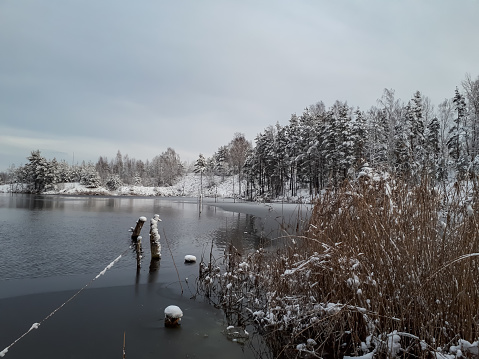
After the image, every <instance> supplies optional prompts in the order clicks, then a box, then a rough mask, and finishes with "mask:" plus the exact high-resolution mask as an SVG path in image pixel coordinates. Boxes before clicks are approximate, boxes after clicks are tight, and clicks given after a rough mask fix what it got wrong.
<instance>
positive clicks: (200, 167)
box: [194, 153, 208, 196]
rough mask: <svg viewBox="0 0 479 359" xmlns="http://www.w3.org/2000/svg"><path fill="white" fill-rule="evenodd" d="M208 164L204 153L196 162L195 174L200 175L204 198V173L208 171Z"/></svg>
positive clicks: (201, 191)
mask: <svg viewBox="0 0 479 359" xmlns="http://www.w3.org/2000/svg"><path fill="white" fill-rule="evenodd" d="M207 165H208V163H207V162H206V158H205V156H203V154H202V153H200V155H199V156H198V159H197V160H196V162H195V165H194V167H195V169H194V171H195V173H199V174H200V196H203V173H204V172H205V171H206V168H207Z"/></svg>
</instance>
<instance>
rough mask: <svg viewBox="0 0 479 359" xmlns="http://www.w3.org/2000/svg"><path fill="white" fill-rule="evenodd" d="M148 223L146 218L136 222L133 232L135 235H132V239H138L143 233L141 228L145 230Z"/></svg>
mask: <svg viewBox="0 0 479 359" xmlns="http://www.w3.org/2000/svg"><path fill="white" fill-rule="evenodd" d="M145 222H146V217H143V216H142V217H140V218H139V219H138V221H137V222H136V226H135V229H134V230H133V233H132V234H131V239H133V240H135V239H137V238H138V236H139V235H140V232H141V228H143V225H144V224H145Z"/></svg>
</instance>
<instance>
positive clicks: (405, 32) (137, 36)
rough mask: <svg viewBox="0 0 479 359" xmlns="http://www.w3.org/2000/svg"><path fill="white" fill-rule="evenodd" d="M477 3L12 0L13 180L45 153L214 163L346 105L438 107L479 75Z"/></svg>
mask: <svg viewBox="0 0 479 359" xmlns="http://www.w3.org/2000/svg"><path fill="white" fill-rule="evenodd" d="M478 14H479V2H478V1H476V0H462V1H452V0H451V1H445V0H444V1H442V0H434V1H433V0H430V1H426V0H425V1H420V0H401V1H399V0H388V1H385V0H377V1H369V0H361V1H354V0H351V1H346V0H345V1H339V0H338V1H332V0H328V1H319V0H309V1H306V0H295V1H280V0H271V1H258V0H251V1H249V0H236V1H228V0H201V1H198V0H191V1H182V0H175V1H158V0H136V1H124V0H101V1H99V0H81V1H80V0H72V1H66V0H47V1H38V0H35V1H34V0H1V1H0V171H2V170H6V169H7V168H8V166H9V165H10V164H12V163H14V164H16V165H20V164H24V163H25V162H26V161H27V160H26V157H27V156H28V155H29V154H30V152H31V151H32V150H35V149H40V151H41V152H42V154H43V155H44V156H45V157H47V158H48V159H52V158H53V157H56V158H57V159H65V160H67V161H68V162H72V161H73V158H74V160H75V162H77V161H82V160H85V161H89V160H91V161H94V162H96V160H97V159H98V157H99V156H100V155H102V156H107V157H108V158H113V157H114V156H115V155H116V153H117V151H118V150H120V151H121V153H122V154H128V155H129V156H130V157H134V158H136V159H142V160H146V159H152V158H153V157H154V156H156V155H158V154H160V153H162V152H163V151H165V150H166V149H167V148H168V147H172V148H174V149H175V150H176V152H177V153H178V154H179V155H180V157H181V159H182V160H185V161H194V160H195V159H196V158H197V157H198V155H199V153H200V152H201V153H203V154H205V155H206V156H211V155H212V154H213V152H215V151H216V150H217V149H218V147H220V146H222V145H226V144H228V142H230V141H231V139H232V138H233V136H234V133H235V132H241V133H244V134H245V135H246V137H247V139H248V140H251V141H253V140H254V138H255V136H256V135H257V134H258V133H260V132H262V131H263V130H264V129H265V128H266V127H267V126H269V125H274V124H275V123H276V122H279V123H280V124H282V125H286V124H287V123H288V121H289V118H290V116H291V114H292V113H297V114H300V113H301V112H302V111H303V109H304V108H305V107H307V106H309V105H311V104H313V103H316V102H318V101H323V102H324V103H325V105H326V106H327V107H329V106H331V105H332V104H333V103H334V101H335V100H341V101H347V102H348V104H349V105H351V106H359V107H360V108H361V109H363V110H367V109H368V108H370V107H371V106H372V105H376V101H377V99H378V98H379V97H381V94H382V92H383V89H384V88H392V89H394V90H395V91H396V96H397V97H398V98H400V99H402V100H403V101H407V100H408V99H410V98H411V96H412V95H413V93H414V92H415V91H417V90H419V91H421V92H422V93H423V94H424V95H425V96H428V97H429V98H430V99H431V101H432V103H433V104H435V105H437V104H439V102H440V101H442V100H443V99H444V98H446V97H448V98H449V97H453V95H454V90H455V88H456V86H460V85H461V81H462V80H464V78H465V75H466V73H469V74H470V75H471V76H472V78H473V79H475V78H477V76H478V75H479V67H478V64H479V46H477V44H478V41H479V40H478V39H479V21H478V19H477V16H478Z"/></svg>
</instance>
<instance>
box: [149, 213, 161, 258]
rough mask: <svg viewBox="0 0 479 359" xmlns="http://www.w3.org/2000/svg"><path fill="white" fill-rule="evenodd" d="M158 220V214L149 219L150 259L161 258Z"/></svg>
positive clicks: (159, 220)
mask: <svg viewBox="0 0 479 359" xmlns="http://www.w3.org/2000/svg"><path fill="white" fill-rule="evenodd" d="M158 222H161V219H160V216H159V215H158V214H155V215H154V216H153V218H152V219H151V220H150V248H151V259H160V258H161V244H160V234H159V233H158Z"/></svg>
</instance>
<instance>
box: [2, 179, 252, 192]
mask: <svg viewBox="0 0 479 359" xmlns="http://www.w3.org/2000/svg"><path fill="white" fill-rule="evenodd" d="M233 181H235V182H236V183H233ZM243 185H245V184H243ZM235 186H236V192H237V187H238V181H237V178H233V177H225V179H224V181H223V180H222V178H221V177H220V176H215V177H212V178H207V179H206V178H204V179H203V195H204V196H208V197H214V196H217V197H231V198H232V197H234V196H235V192H234V187H235ZM12 188H13V190H12ZM11 192H15V193H22V191H21V189H16V188H15V187H12V185H10V184H4V185H0V193H11ZM200 192H201V185H200V177H199V176H198V175H195V174H193V173H189V174H186V175H185V176H184V177H183V178H181V179H180V180H179V181H178V182H177V183H176V184H174V185H173V186H168V187H159V186H155V187H146V186H134V185H131V186H128V185H126V186H121V187H120V188H118V189H117V190H113V191H112V190H109V189H107V188H106V187H104V186H100V187H96V188H89V187H87V186H85V185H82V184H80V183H79V182H72V183H61V184H58V185H56V189H54V190H49V191H45V192H43V193H42V194H49V195H103V196H163V197H177V196H182V197H197V196H199V194H200ZM236 196H237V193H236Z"/></svg>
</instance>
